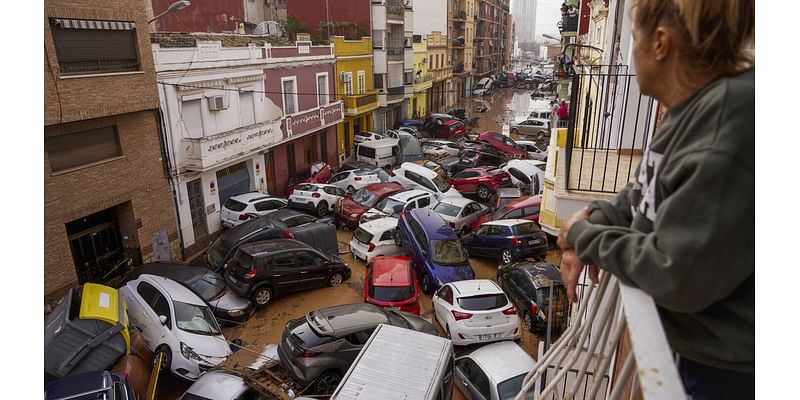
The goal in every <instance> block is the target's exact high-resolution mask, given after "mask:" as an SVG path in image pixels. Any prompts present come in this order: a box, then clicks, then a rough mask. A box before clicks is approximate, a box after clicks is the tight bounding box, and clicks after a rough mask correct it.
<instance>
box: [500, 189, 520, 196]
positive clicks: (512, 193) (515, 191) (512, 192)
mask: <svg viewBox="0 0 800 400" xmlns="http://www.w3.org/2000/svg"><path fill="white" fill-rule="evenodd" d="M496 194H497V197H521V196H522V190H519V188H510V187H504V188H498V189H497V193H496Z"/></svg>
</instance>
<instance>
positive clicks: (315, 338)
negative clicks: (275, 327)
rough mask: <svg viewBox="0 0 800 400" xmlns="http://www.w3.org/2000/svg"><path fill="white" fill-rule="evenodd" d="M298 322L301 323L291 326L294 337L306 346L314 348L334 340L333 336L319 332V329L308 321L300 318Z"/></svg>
mask: <svg viewBox="0 0 800 400" xmlns="http://www.w3.org/2000/svg"><path fill="white" fill-rule="evenodd" d="M298 322H301V323H300V324H298V325H296V326H294V327H291V326H290V327H289V328H290V329H291V332H292V333H291V334H292V339H294V340H295V341H296V342H297V343H299V344H300V345H301V346H303V347H304V348H306V349H312V348H314V347H317V346H319V345H322V344H325V343H328V342H330V341H331V340H333V337H331V336H326V335H320V334H318V333H317V331H315V330H314V328H312V327H311V325H309V324H308V321H303V320H299V321H298Z"/></svg>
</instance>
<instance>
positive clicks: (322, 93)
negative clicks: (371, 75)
mask: <svg viewBox="0 0 800 400" xmlns="http://www.w3.org/2000/svg"><path fill="white" fill-rule="evenodd" d="M350 78H351V80H352V74H351V76H350ZM352 90H353V89H352V87H351V88H350V91H351V92H352ZM327 104H328V73H327V72H322V73H318V74H317V106H324V105H327Z"/></svg>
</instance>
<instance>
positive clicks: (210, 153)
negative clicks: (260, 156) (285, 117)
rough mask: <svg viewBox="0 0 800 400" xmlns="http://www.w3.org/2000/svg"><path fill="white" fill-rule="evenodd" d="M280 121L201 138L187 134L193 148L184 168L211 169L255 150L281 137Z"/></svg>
mask: <svg viewBox="0 0 800 400" xmlns="http://www.w3.org/2000/svg"><path fill="white" fill-rule="evenodd" d="M282 136H283V135H282V134H281V130H280V121H278V120H276V121H265V122H260V123H257V124H254V125H250V126H245V127H241V128H237V129H233V130H230V131H227V132H222V133H218V134H215V135H211V136H204V137H200V138H183V139H182V140H183V142H184V146H185V147H187V148H189V149H191V150H190V151H187V152H186V154H188V156H187V157H186V159H185V160H183V161H182V162H181V164H182V165H183V167H184V168H186V169H189V170H193V171H207V170H209V169H211V168H214V167H215V166H217V165H219V164H220V163H223V162H226V161H229V160H231V159H233V158H237V157H239V158H240V157H245V156H247V155H248V154H255V153H257V152H259V151H261V150H263V149H265V148H267V147H268V146H270V145H271V144H273V143H277V142H279V141H281V139H282Z"/></svg>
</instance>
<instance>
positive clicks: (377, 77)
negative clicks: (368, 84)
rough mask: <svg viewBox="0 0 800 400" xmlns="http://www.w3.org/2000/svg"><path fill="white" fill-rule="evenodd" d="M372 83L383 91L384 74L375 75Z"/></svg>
mask: <svg viewBox="0 0 800 400" xmlns="http://www.w3.org/2000/svg"><path fill="white" fill-rule="evenodd" d="M372 83H373V85H375V89H379V90H383V74H373V75H372Z"/></svg>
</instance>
